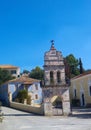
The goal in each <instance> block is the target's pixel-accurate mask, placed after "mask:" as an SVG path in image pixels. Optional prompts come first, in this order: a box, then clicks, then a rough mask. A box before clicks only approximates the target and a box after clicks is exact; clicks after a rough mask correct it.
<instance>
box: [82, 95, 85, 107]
mask: <svg viewBox="0 0 91 130" xmlns="http://www.w3.org/2000/svg"><path fill="white" fill-rule="evenodd" d="M82 106H85V98H84V94H82Z"/></svg>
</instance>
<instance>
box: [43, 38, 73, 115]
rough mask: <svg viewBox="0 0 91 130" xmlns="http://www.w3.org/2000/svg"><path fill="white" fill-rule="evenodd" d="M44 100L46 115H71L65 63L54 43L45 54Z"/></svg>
mask: <svg viewBox="0 0 91 130" xmlns="http://www.w3.org/2000/svg"><path fill="white" fill-rule="evenodd" d="M44 82H45V85H44V87H43V100H44V113H45V115H69V114H70V113H71V111H70V98H69V86H68V85H67V84H66V82H65V65H64V59H63V56H62V53H61V52H60V51H57V50H56V48H55V46H54V43H53V41H52V45H51V48H50V50H49V51H47V52H45V55H44Z"/></svg>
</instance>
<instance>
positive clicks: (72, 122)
mask: <svg viewBox="0 0 91 130" xmlns="http://www.w3.org/2000/svg"><path fill="white" fill-rule="evenodd" d="M2 110H3V113H4V120H3V122H2V123H0V130H50V129H52V130H91V115H90V114H89V113H90V111H89V110H88V111H87V114H88V115H86V113H85V114H83V113H84V110H82V111H81V112H80V111H76V110H74V116H71V117H60V116H59V117H45V116H36V115H33V114H30V113H26V112H21V111H17V110H14V109H10V108H6V107H3V108H2ZM79 112H80V113H79Z"/></svg>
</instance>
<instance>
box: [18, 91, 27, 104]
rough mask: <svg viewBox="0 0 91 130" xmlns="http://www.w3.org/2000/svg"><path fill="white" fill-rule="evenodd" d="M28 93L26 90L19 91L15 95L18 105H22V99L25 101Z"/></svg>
mask: <svg viewBox="0 0 91 130" xmlns="http://www.w3.org/2000/svg"><path fill="white" fill-rule="evenodd" d="M27 97H28V92H27V91H26V90H20V91H19V92H18V95H17V100H19V102H20V103H24V99H27Z"/></svg>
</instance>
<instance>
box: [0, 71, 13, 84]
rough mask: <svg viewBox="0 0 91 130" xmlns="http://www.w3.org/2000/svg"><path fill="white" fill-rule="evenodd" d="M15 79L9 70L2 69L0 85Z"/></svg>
mask: <svg viewBox="0 0 91 130" xmlns="http://www.w3.org/2000/svg"><path fill="white" fill-rule="evenodd" d="M13 78H14V77H12V76H11V74H10V72H9V71H8V70H3V69H0V85H1V84H3V83H5V82H6V81H8V80H11V79H13Z"/></svg>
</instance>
